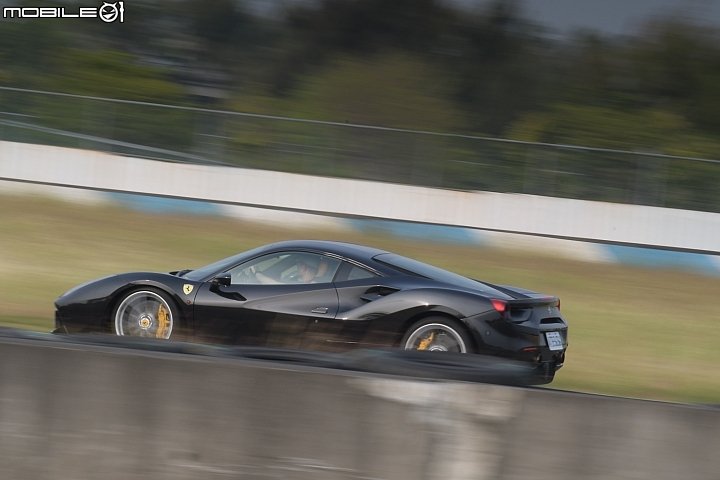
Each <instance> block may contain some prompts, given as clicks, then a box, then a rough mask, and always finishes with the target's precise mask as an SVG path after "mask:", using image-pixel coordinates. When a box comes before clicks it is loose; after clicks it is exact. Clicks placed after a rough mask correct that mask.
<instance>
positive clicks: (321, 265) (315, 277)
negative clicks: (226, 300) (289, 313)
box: [228, 252, 340, 285]
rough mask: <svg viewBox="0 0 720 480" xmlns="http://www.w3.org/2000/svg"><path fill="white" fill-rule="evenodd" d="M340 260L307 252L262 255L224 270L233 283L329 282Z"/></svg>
mask: <svg viewBox="0 0 720 480" xmlns="http://www.w3.org/2000/svg"><path fill="white" fill-rule="evenodd" d="M339 266H340V261H339V260H336V259H334V258H329V257H324V256H322V255H317V254H314V253H307V252H278V253H270V254H268V255H263V256H262V257H258V258H255V259H253V260H250V261H248V262H245V263H243V264H240V265H238V266H236V267H233V268H231V269H230V270H228V272H229V273H230V278H231V283H232V284H233V285H238V284H248V285H261V284H268V285H272V284H297V283H328V282H332V280H333V277H334V276H335V272H337V269H338V268H339Z"/></svg>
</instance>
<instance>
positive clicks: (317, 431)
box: [0, 332, 720, 480]
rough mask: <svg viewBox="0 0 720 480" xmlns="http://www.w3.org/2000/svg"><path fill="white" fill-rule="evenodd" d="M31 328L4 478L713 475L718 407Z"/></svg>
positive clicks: (17, 348) (4, 441)
mask: <svg viewBox="0 0 720 480" xmlns="http://www.w3.org/2000/svg"><path fill="white" fill-rule="evenodd" d="M2 333H3V334H5V333H7V332H2ZM33 335H35V338H33V337H32V335H28V334H23V335H20V336H19V338H12V336H8V335H5V336H3V335H0V391H2V397H1V398H0V432H2V435H0V465H2V471H3V478H4V479H8V480H14V479H18V480H20V479H26V478H34V479H55V478H61V477H62V478H75V479H78V480H84V479H88V480H91V479H92V480H94V479H97V478H103V479H110V480H115V479H118V480H120V479H129V478H173V479H178V480H183V479H188V480H191V479H192V480H204V479H208V480H210V479H216V478H220V477H223V478H268V477H270V478H285V479H295V480H323V479H328V480H330V479H333V480H335V479H348V480H349V479H358V480H359V479H368V478H372V479H376V480H381V479H382V480H404V479H408V480H410V479H412V480H417V479H428V480H430V479H441V478H442V479H443V480H471V479H472V480H478V479H480V480H482V479H495V480H516V479H517V480H519V479H527V478H532V479H537V480H544V479H548V480H550V479H552V480H576V479H578V478H591V477H592V478H652V479H654V480H666V479H667V480H675V479H677V478H692V479H707V480H712V479H715V478H717V472H718V471H720V457H718V455H717V454H716V453H717V449H718V436H717V431H718V429H720V409H717V408H710V407H702V406H692V405H678V404H667V403H661V402H649V401H642V400H631V399H622V398H613V397H607V396H595V395H583V394H577V393H570V392H560V391H553V390H548V389H538V388H530V389H528V388H517V387H507V386H501V385H487V384H471V383H465V382H453V381H445V380H420V379H417V378H414V379H412V378H405V377H399V376H387V375H374V374H368V373H355V372H341V371H336V370H328V369H324V368H315V367H307V366H299V365H291V364H288V363H287V362H284V363H282V362H281V363H277V362H273V361H261V360H253V359H234V358H223V357H221V356H213V355H212V352H211V350H212V347H208V346H201V345H197V346H193V345H186V346H185V347H184V348H186V349H187V352H188V353H185V354H181V353H173V352H172V343H171V342H168V343H167V344H166V345H167V347H165V348H160V347H159V346H157V345H155V347H154V348H148V346H146V345H141V344H142V343H143V342H139V341H136V343H137V345H136V346H137V347H138V348H136V349H133V348H116V347H113V346H108V345H107V344H103V339H104V338H106V337H103V336H98V342H97V344H93V342H91V341H89V340H88V339H84V340H83V342H78V343H76V344H73V343H72V342H68V341H57V342H55V341H53V340H52V339H48V338H45V337H41V336H40V335H39V334H33ZM146 343H148V345H150V344H152V342H146ZM150 347H152V345H150ZM193 348H195V352H194V353H193Z"/></svg>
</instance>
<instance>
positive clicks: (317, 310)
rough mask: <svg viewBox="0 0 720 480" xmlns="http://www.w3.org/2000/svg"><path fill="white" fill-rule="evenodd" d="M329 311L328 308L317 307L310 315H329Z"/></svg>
mask: <svg viewBox="0 0 720 480" xmlns="http://www.w3.org/2000/svg"><path fill="white" fill-rule="evenodd" d="M327 312H328V309H327V307H317V308H313V309H312V310H310V313H327Z"/></svg>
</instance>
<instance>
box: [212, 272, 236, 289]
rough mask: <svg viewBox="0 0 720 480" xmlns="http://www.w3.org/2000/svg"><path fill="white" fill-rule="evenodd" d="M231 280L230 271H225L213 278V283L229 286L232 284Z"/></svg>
mask: <svg viewBox="0 0 720 480" xmlns="http://www.w3.org/2000/svg"><path fill="white" fill-rule="evenodd" d="M231 280H232V279H231V277H230V273H228V272H225V273H221V274H219V275H217V276H216V277H215V278H213V279H212V284H213V285H220V286H223V287H227V286H229V285H230V282H231Z"/></svg>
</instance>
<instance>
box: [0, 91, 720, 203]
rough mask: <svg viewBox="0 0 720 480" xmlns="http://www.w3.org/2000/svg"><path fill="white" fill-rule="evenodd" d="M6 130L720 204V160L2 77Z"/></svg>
mask: <svg viewBox="0 0 720 480" xmlns="http://www.w3.org/2000/svg"><path fill="white" fill-rule="evenodd" d="M0 140H7V141H16V142H28V143H43V144H48V145H55V146H65V147H73V148H84V149H96V150H104V151H109V152H115V153H121V154H123V155H134V156H141V157H149V158H157V159H170V160H174V161H189V162H195V163H214V164H225V165H234V166H241V167H247V168H259V169H267V170H276V171H285V172H294V173H304V174H311V175H322V176H334V177H343V178H357V179H365V180H376V181H389V182H394V183H402V184H412V185H421V186H430V187H442V188H450V189H460V190H482V191H492V192H506V193H526V194H535V195H543V196H556V197H563V198H574V199H585V200H599V201H609V202H617V203H632V204H641V205H653V206H666V207H673V208H682V209H691V210H703V211H716V212H720V196H718V195H717V191H718V188H719V187H720V161H719V160H717V159H704V158H695V157H684V156H674V155H665V154H661V153H657V152H644V151H625V150H614V149H604V148H592V147H584V146H577V145H561V144H548V143H537V142H522V141H515V140H510V139H502V138H492V137H482V136H475V135H461V134H451V133H441V132H428V131H415V130H406V129H397V128H385V127H379V126H370V125H356V124H348V123H338V122H324V121H316V120H308V119H299V118H288V117H278V116H272V115H259V114H251V113H243V112H232V111H223V110H214V109H207V108H197V107H191V106H182V105H163V104H156V103H149V102H138V101H127V100H119V99H108V98H98V97H90V96H82V95H70V94H62V93H57V92H43V91H34V90H27V89H19V88H10V87H0Z"/></svg>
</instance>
